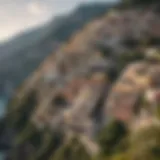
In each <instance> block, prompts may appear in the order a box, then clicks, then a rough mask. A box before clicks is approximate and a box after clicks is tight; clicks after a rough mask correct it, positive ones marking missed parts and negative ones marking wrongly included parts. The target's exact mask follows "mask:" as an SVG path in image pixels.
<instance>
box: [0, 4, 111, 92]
mask: <svg viewBox="0 0 160 160" xmlns="http://www.w3.org/2000/svg"><path fill="white" fill-rule="evenodd" d="M112 6H113V4H108V3H93V4H85V5H81V6H79V7H78V8H76V9H75V10H74V11H73V12H71V13H69V14H68V15H65V16H63V15H62V16H59V17H58V16H57V17H55V18H54V19H53V20H52V21H50V22H49V23H48V24H45V25H43V26H41V27H38V28H35V29H33V30H29V31H26V32H24V33H21V34H19V35H18V36H16V37H14V38H13V39H12V40H10V41H9V42H7V43H5V44H2V45H0V64H1V67H0V94H4V93H7V95H8V94H9V95H10V93H11V91H10V90H12V89H13V88H15V87H16V86H17V85H19V84H20V83H21V82H22V81H23V80H24V79H25V78H26V77H27V76H28V75H29V74H30V73H31V72H33V71H34V70H35V68H37V66H38V65H39V64H40V63H41V62H42V61H43V60H44V59H45V58H46V57H47V56H48V55H49V54H51V52H53V51H54V50H56V49H57V48H58V46H59V45H60V44H61V43H63V42H64V41H66V40H67V39H68V38H69V37H70V36H71V35H72V34H74V32H76V31H77V30H78V29H80V28H82V27H83V26H84V24H86V23H88V22H90V21H92V20H93V19H96V18H97V17H99V16H101V15H103V14H104V13H105V12H106V11H107V9H108V8H110V7H112ZM8 92H9V93H8Z"/></svg>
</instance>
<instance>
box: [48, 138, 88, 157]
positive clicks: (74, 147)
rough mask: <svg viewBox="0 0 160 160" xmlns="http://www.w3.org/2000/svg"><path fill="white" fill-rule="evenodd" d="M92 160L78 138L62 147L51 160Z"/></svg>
mask: <svg viewBox="0 0 160 160" xmlns="http://www.w3.org/2000/svg"><path fill="white" fill-rule="evenodd" d="M75 159H76V160H91V156H90V155H89V154H88V153H87V151H86V150H85V146H83V144H81V142H80V141H79V140H78V137H74V138H72V139H71V140H70V142H69V143H67V144H65V145H64V146H62V147H61V148H60V149H59V150H58V151H57V152H56V153H55V154H54V155H53V156H52V157H51V158H50V160H75Z"/></svg>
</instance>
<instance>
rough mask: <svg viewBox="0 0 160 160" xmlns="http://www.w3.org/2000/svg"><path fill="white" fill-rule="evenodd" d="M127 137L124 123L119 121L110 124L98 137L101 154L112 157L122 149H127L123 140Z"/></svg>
mask: <svg viewBox="0 0 160 160" xmlns="http://www.w3.org/2000/svg"><path fill="white" fill-rule="evenodd" d="M126 135H127V129H126V127H125V125H124V124H123V123H122V122H120V121H117V120H114V121H112V122H110V124H108V125H107V126H106V127H105V128H104V129H103V130H102V131H101V133H100V134H99V136H98V143H99V145H100V147H101V154H102V155H105V156H110V155H112V154H114V153H116V152H118V151H119V150H121V149H122V150H123V149H125V145H124V141H123V140H124V138H125V137H126Z"/></svg>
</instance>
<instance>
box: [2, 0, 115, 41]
mask: <svg viewBox="0 0 160 160" xmlns="http://www.w3.org/2000/svg"><path fill="white" fill-rule="evenodd" d="M93 1H94V2H95V1H98V2H99V1H103V2H108V1H112V2H113V1H116V0H0V42H3V41H6V40H8V39H10V38H11V37H12V36H14V35H16V34H17V33H19V32H21V31H24V30H26V29H28V28H32V27H36V26H37V25H41V24H43V23H45V22H46V21H48V20H50V19H51V18H53V17H54V16H55V15H58V14H62V13H67V12H68V11H70V10H72V9H73V8H75V7H76V6H78V5H79V4H81V3H86V2H93Z"/></svg>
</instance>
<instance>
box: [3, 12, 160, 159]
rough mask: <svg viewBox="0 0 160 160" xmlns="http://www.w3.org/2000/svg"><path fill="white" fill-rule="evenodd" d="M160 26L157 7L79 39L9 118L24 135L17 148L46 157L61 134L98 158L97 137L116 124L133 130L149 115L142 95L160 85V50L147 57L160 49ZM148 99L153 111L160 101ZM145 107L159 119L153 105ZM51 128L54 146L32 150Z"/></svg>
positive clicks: (116, 18)
mask: <svg viewBox="0 0 160 160" xmlns="http://www.w3.org/2000/svg"><path fill="white" fill-rule="evenodd" d="M159 27H160V19H159V15H157V14H156V13H154V12H153V11H152V9H150V10H145V9H144V10H140V9H134V10H131V9H129V10H123V11H118V10H117V11H111V12H110V13H108V14H106V15H104V16H103V17H102V18H99V19H97V20H95V21H93V22H91V23H89V24H88V25H87V26H86V27H84V29H83V30H82V31H79V32H78V33H76V34H75V35H73V36H72V38H71V39H70V40H69V41H68V43H66V44H64V45H63V46H62V47H61V48H60V49H59V50H58V51H57V52H56V53H53V54H52V55H51V56H49V57H48V58H47V59H46V60H45V61H44V63H43V64H42V65H41V66H40V67H39V69H38V70H37V71H35V73H34V74H33V75H31V76H30V77H29V78H28V79H27V80H26V81H25V82H24V84H23V85H22V86H21V88H19V90H17V94H16V95H15V97H14V98H13V100H12V101H11V102H10V105H9V108H8V114H7V116H6V117H7V125H9V126H10V127H12V128H14V129H15V130H16V131H17V132H18V134H16V137H18V138H17V139H16V142H15V143H16V144H18V145H24V144H26V143H29V144H31V145H32V147H33V146H34V147H33V148H32V152H35V153H36V156H38V157H39V154H40V151H41V150H42V148H43V146H45V147H46V148H47V147H48V150H49V149H50V148H51V149H52V150H53V148H54V147H53V146H52V145H51V146H50V143H49V141H50V142H52V138H53V137H52V136H51V135H52V132H54V131H56V132H62V133H64V134H65V135H66V137H70V136H71V135H79V136H80V140H81V141H82V142H83V143H84V144H85V146H86V147H87V149H88V151H89V152H91V153H93V152H94V153H95V152H97V151H98V145H97V144H96V143H95V142H94V136H95V135H96V134H97V132H98V131H99V130H100V129H101V128H102V127H103V126H104V125H105V124H106V123H107V122H108V121H109V120H110V118H111V119H112V118H116V119H118V120H121V121H123V122H125V123H127V124H128V123H129V124H133V125H132V126H133V127H134V126H135V124H136V120H137V117H141V114H142V110H143V103H144V102H142V99H143V101H144V97H145V96H143V95H144V94H147V93H148V91H150V90H152V89H155V88H156V91H157V89H158V87H159V83H160V82H159V77H158V75H159V73H160V63H159V61H158V59H159V57H156V58H155V56H156V55H158V51H157V52H149V54H150V58H149V59H144V57H147V54H146V51H147V49H148V48H150V47H154V48H158V47H159V42H160V41H159V40H160V31H159ZM157 50H158V49H157ZM135 60H136V62H132V61H135ZM130 62H131V63H132V64H129V65H128V63H130ZM124 68H125V69H124ZM156 91H155V92H154V93H157V92H158V91H157V92H156ZM146 101H148V102H147V103H148V106H152V104H153V103H154V102H156V100H154V99H153V102H150V101H149V100H146ZM146 101H145V102H146ZM149 104H150V105H149ZM144 109H145V111H146V112H147V111H149V110H152V112H150V114H151V115H153V114H154V111H153V108H152V107H148V108H147V109H146V108H145V107H144ZM146 114H147V113H146ZM148 117H149V115H148ZM27 130H29V132H31V133H27ZM46 130H49V134H50V137H49V140H48V141H47V142H46V141H45V142H41V143H40V144H39V145H38V146H35V145H33V144H32V143H33V142H32V140H31V139H32V138H33V137H35V136H36V135H41V136H42V135H43V136H44V135H45V132H46ZM42 132H43V133H42ZM40 133H41V134H40ZM26 134H27V135H26ZM44 137H45V136H44ZM84 137H85V138H84ZM65 139H68V138H65ZM64 141H65V140H64ZM46 143H47V144H46ZM90 144H92V145H90ZM46 152H47V151H46ZM45 154H46V153H45ZM48 154H49V155H51V154H52V152H51V151H49V153H48ZM40 155H41V154H40ZM43 156H44V155H43ZM33 159H36V158H33Z"/></svg>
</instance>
